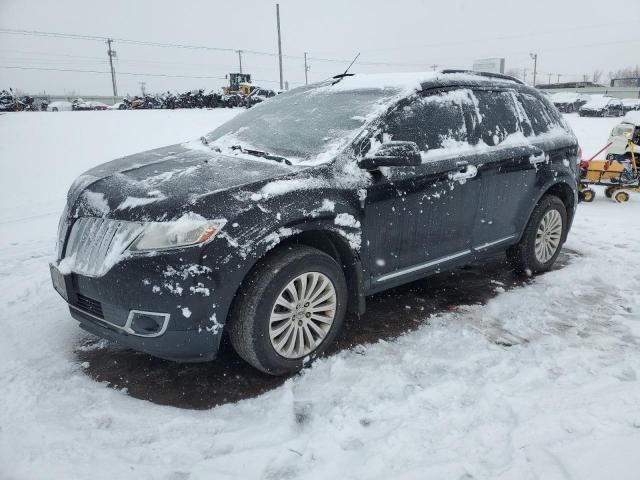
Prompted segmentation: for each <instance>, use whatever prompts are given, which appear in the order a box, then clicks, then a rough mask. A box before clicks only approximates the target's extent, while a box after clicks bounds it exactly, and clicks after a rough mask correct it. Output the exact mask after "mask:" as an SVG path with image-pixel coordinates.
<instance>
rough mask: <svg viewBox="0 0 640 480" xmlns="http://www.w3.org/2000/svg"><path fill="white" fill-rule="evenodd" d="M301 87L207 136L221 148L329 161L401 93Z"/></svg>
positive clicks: (328, 86)
mask: <svg viewBox="0 0 640 480" xmlns="http://www.w3.org/2000/svg"><path fill="white" fill-rule="evenodd" d="M338 85H339V84H337V85H331V84H324V85H320V86H318V85H315V86H309V87H301V88H297V89H295V90H292V91H290V92H287V93H283V94H281V95H278V96H276V97H273V98H271V99H269V100H268V101H265V102H262V103H260V104H258V105H256V106H254V107H252V108H250V109H249V110H247V111H246V112H244V113H241V114H240V115H238V116H237V117H234V118H233V119H232V120H230V121H229V122H227V123H225V124H223V125H221V126H220V127H218V128H217V129H215V130H214V131H213V132H211V133H210V134H209V135H208V136H207V140H208V141H209V144H210V146H213V147H218V148H220V149H222V150H225V149H230V148H231V147H232V146H234V145H240V146H241V147H242V149H244V150H260V151H263V152H267V153H269V154H271V155H278V156H282V157H285V158H287V159H288V160H291V161H292V162H293V163H305V164H315V163H323V162H326V161H329V160H331V159H332V158H333V157H334V156H335V155H336V154H337V153H339V152H340V150H342V149H343V148H344V147H345V146H346V145H347V144H348V143H349V142H350V141H351V140H352V139H353V138H355V136H356V135H357V134H358V133H359V132H360V131H361V130H362V127H363V126H364V125H365V123H367V122H368V121H369V120H371V119H373V118H375V117H376V116H377V115H379V114H380V113H382V112H384V111H385V110H386V108H387V107H388V106H389V105H390V104H392V103H393V102H394V101H396V100H398V99H399V97H400V93H401V89H399V88H389V87H387V88H363V89H343V88H336V87H338Z"/></svg>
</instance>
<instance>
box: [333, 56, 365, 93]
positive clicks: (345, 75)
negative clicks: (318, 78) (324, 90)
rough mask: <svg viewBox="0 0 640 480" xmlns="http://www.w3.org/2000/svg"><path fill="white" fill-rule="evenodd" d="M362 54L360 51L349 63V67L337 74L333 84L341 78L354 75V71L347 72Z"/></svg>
mask: <svg viewBox="0 0 640 480" xmlns="http://www.w3.org/2000/svg"><path fill="white" fill-rule="evenodd" d="M359 56H360V52H358V54H357V55H356V58H354V59H353V61H352V62H351V63H350V64H349V66H348V67H347V69H346V70H345V71H344V73H340V74H338V75H335V76H334V77H333V78H335V79H336V81H335V82H333V83H332V84H331V85H335V84H336V83H338V82H339V81H340V80H342V79H343V78H344V77H353V76H354V75H355V74H354V73H347V72H348V71H349V69H350V68H351V67H352V66H353V64H354V63H356V60H357V59H358V57H359Z"/></svg>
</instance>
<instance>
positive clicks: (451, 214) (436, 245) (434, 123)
mask: <svg viewBox="0 0 640 480" xmlns="http://www.w3.org/2000/svg"><path fill="white" fill-rule="evenodd" d="M473 109H475V106H474V105H473V99H472V97H471V96H470V91H469V90H465V89H453V90H452V89H448V90H438V91H434V92H431V93H428V94H425V95H419V96H417V97H415V98H413V99H412V100H409V101H407V102H406V103H403V104H400V105H398V107H397V108H396V109H394V111H392V112H390V113H389V114H388V115H387V117H386V118H385V119H384V120H383V122H382V123H381V125H380V127H379V130H378V131H377V132H376V134H375V135H374V139H373V141H372V142H371V143H372V144H373V145H375V144H376V143H377V142H384V141H387V140H404V141H413V142H416V143H417V144H418V146H419V147H420V150H421V151H422V152H423V154H422V157H423V161H422V165H420V166H417V167H389V168H383V169H381V171H377V172H372V173H371V175H372V184H371V185H370V187H369V188H368V191H367V196H366V200H365V213H364V225H363V229H364V232H363V233H364V244H363V247H364V248H365V249H366V254H365V259H366V260H365V264H366V268H367V271H368V273H369V279H370V288H371V290H373V291H375V290H378V289H383V288H388V287H389V286H392V285H396V284H401V283H405V282H407V281H410V280H412V279H415V278H419V277H420V276H423V275H424V274H425V273H427V272H428V271H434V270H437V269H438V268H440V267H444V266H446V265H450V264H452V263H455V262H460V261H464V260H465V259H466V258H469V257H470V256H471V242H472V233H473V226H474V220H475V215H476V208H477V203H478V198H479V194H480V191H481V187H480V182H479V179H478V178H477V175H476V172H477V163H476V162H475V159H476V157H475V156H473V155H470V154H469V153H470V148H469V146H468V144H467V143H466V142H467V132H468V131H469V126H468V119H467V118H466V114H467V113H468V111H471V110H473ZM456 145H460V146H464V145H466V146H467V148H466V153H465V148H464V147H460V148H456V147H455V146H456Z"/></svg>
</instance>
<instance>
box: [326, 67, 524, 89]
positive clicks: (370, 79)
mask: <svg viewBox="0 0 640 480" xmlns="http://www.w3.org/2000/svg"><path fill="white" fill-rule="evenodd" d="M483 78H484V79H488V78H491V80H492V81H496V82H510V83H511V82H513V81H514V80H511V79H508V78H499V77H483V76H480V75H479V74H477V73H475V72H460V73H444V72H442V71H435V72H402V73H373V74H356V75H353V76H351V77H344V78H343V79H342V80H340V81H339V82H338V83H336V84H334V85H332V86H331V88H332V89H333V90H337V91H349V90H364V89H372V88H373V89H385V88H389V89H395V90H398V91H402V92H411V91H416V90H420V88H421V84H423V83H425V82H430V81H436V80H459V81H464V80H467V81H478V80H479V79H483Z"/></svg>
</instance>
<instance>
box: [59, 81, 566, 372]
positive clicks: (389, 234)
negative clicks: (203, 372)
mask: <svg viewBox="0 0 640 480" xmlns="http://www.w3.org/2000/svg"><path fill="white" fill-rule="evenodd" d="M577 156H578V145H577V141H576V137H575V136H574V135H573V133H572V132H571V130H570V129H569V127H568V126H567V125H566V123H565V122H564V121H563V119H562V117H561V115H560V114H559V113H558V111H557V110H556V109H555V108H554V107H553V105H552V104H551V103H550V102H549V101H548V100H547V99H545V98H544V97H543V96H542V95H540V94H539V93H538V92H537V91H536V90H535V89H533V88H531V87H528V86H526V85H524V84H522V83H521V82H519V81H518V80H515V79H512V78H510V77H504V76H499V75H490V74H475V73H471V72H463V71H451V70H449V71H442V72H435V73H427V74H396V75H355V76H339V77H338V78H334V79H332V80H330V81H326V82H323V83H319V84H315V85H309V86H305V87H301V88H298V89H295V90H292V91H290V92H287V93H283V94H282V95H278V96H275V97H273V98H271V99H270V100H269V101H268V102H263V103H261V104H259V105H256V106H255V107H254V108H251V109H250V110H247V111H246V112H244V113H242V114H239V115H238V116H236V117H235V118H233V119H232V120H231V121H229V122H227V123H225V124H223V125H222V126H220V127H218V128H217V129H216V130H214V131H213V132H211V133H210V134H208V135H207V136H206V137H203V138H202V139H200V140H198V141H196V142H190V143H186V144H182V145H173V146H169V147H165V148H159V149H156V150H151V151H148V152H144V153H140V154H136V155H131V156H128V157H125V158H120V159H118V160H114V161H112V162H109V163H106V164H103V165H100V166H98V167H95V168H93V169H91V170H89V171H88V172H86V173H85V174H83V175H82V176H81V177H79V178H78V179H77V180H76V182H75V183H74V184H73V186H72V187H71V189H70V191H69V195H68V201H67V206H66V210H65V212H64V214H63V216H62V218H61V221H60V227H59V245H58V258H57V260H56V262H55V263H54V264H52V265H51V273H52V279H53V284H54V286H55V288H56V290H57V291H58V292H59V293H60V294H61V295H62V296H63V298H64V299H65V300H66V301H67V302H68V304H69V307H70V312H71V315H72V316H73V317H74V318H75V319H76V320H79V322H80V326H81V327H83V328H84V329H86V330H88V331H89V332H92V333H94V334H96V335H98V336H100V337H104V338H108V339H111V340H114V341H116V342H120V343H121V344H123V345H127V346H129V347H131V348H134V349H137V350H140V351H143V352H147V353H150V354H152V355H156V356H158V357H162V358H166V359H171V360H178V361H205V360H211V359H213V358H215V357H216V354H217V351H218V346H219V344H220V339H221V337H222V335H223V331H224V333H225V334H227V335H228V337H229V338H230V340H231V343H232V345H233V346H234V348H235V349H236V350H237V352H238V353H239V354H240V355H241V356H242V358H244V359H245V360H246V361H247V362H249V363H250V364H252V365H253V366H255V367H256V368H258V369H260V370H262V371H264V372H267V373H270V374H275V375H278V374H285V373H289V372H293V371H297V370H299V369H300V368H302V366H303V364H304V363H306V362H308V361H310V360H312V359H313V358H315V357H316V356H317V355H319V354H321V353H322V352H323V351H324V350H325V349H326V348H327V347H328V346H329V345H330V344H331V342H332V341H333V340H334V339H335V338H336V335H337V334H338V332H339V330H340V327H341V326H342V323H343V319H344V317H345V313H346V311H347V310H349V311H351V312H355V313H363V312H364V311H365V305H366V297H367V296H368V295H371V294H373V293H375V292H379V291H381V290H385V289H388V288H392V287H395V286H397V285H401V284H404V283H407V282H411V281H414V280H416V279H419V278H422V277H425V276H427V275H429V274H432V273H434V272H437V271H442V270H446V269H451V268H453V267H456V266H460V265H462V264H467V263H469V262H472V261H476V260H478V259H482V258H485V257H487V256H489V255H494V254H496V253H498V252H505V251H506V253H507V256H508V258H509V259H510V260H511V262H512V263H513V265H514V266H515V268H517V269H518V270H521V271H524V272H527V273H535V272H542V271H545V270H548V269H549V268H550V267H551V266H552V264H553V263H554V261H555V259H556V257H557V256H558V253H559V252H560V249H561V247H562V244H563V242H564V241H565V238H566V235H567V232H568V231H569V227H570V225H571V221H572V219H573V216H574V212H575V208H576V206H577V202H578V198H577V188H576V187H577V175H578V173H577V170H578V169H577Z"/></svg>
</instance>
